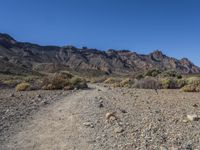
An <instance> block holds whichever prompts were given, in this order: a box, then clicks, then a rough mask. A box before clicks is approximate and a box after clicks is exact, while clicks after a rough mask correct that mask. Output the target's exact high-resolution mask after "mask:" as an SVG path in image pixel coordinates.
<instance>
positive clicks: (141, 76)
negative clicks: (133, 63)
mask: <svg viewBox="0 0 200 150" xmlns="http://www.w3.org/2000/svg"><path fill="white" fill-rule="evenodd" d="M135 78H136V79H137V80H140V79H143V78H144V76H143V75H142V74H139V75H137V76H136V77H135Z"/></svg>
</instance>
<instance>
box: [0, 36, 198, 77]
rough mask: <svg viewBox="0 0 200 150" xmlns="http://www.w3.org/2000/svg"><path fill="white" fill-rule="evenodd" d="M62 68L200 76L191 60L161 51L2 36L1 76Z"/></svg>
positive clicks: (0, 43) (122, 73)
mask: <svg viewBox="0 0 200 150" xmlns="http://www.w3.org/2000/svg"><path fill="white" fill-rule="evenodd" d="M62 69H71V70H75V71H86V72H89V71H92V72H96V73H105V74H120V75H128V74H135V73H138V72H143V71H147V70H151V69H159V70H174V71H177V72H179V73H183V74H189V73H193V74H194V73H200V68H199V67H198V66H196V65H194V64H193V63H192V62H191V61H190V60H188V59H187V58H183V59H180V60H178V59H175V58H172V57H168V56H166V55H164V54H163V53H162V52H161V51H159V50H155V51H153V52H152V53H150V54H147V55H142V54H138V53H136V52H133V51H129V50H114V49H109V50H107V51H102V50H97V49H90V48H87V47H82V48H76V47H75V46H63V47H59V46H41V45H38V44H33V43H28V42H19V41H16V40H15V39H14V38H13V37H11V36H10V35H8V34H2V33H0V73H11V74H21V73H28V72H33V71H46V72H51V71H53V70H62Z"/></svg>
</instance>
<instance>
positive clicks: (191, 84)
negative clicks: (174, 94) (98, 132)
mask: <svg viewBox="0 0 200 150" xmlns="http://www.w3.org/2000/svg"><path fill="white" fill-rule="evenodd" d="M104 83H105V84H110V85H111V86H113V87H132V88H143V89H182V91H184V92H200V77H199V76H192V77H188V76H182V75H181V74H179V73H177V72H175V71H160V70H156V69H153V70H149V71H147V72H145V73H143V74H138V75H136V76H135V77H131V78H113V77H109V78H107V79H106V80H105V81H104Z"/></svg>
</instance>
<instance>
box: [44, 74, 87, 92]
mask: <svg viewBox="0 0 200 150" xmlns="http://www.w3.org/2000/svg"><path fill="white" fill-rule="evenodd" d="M87 87H88V86H87V82H86V80H85V79H82V78H80V77H76V76H73V75H72V74H69V73H66V72H61V73H55V74H53V75H49V76H47V77H45V78H44V79H43V80H42V89H43V90H61V89H65V90H72V89H75V88H76V89H84V88H87Z"/></svg>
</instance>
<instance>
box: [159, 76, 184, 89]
mask: <svg viewBox="0 0 200 150" xmlns="http://www.w3.org/2000/svg"><path fill="white" fill-rule="evenodd" d="M160 82H161V85H162V88H164V89H179V88H182V87H183V86H185V85H186V84H187V81H186V80H184V79H177V78H163V79H161V80H160Z"/></svg>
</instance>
